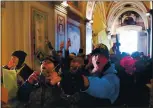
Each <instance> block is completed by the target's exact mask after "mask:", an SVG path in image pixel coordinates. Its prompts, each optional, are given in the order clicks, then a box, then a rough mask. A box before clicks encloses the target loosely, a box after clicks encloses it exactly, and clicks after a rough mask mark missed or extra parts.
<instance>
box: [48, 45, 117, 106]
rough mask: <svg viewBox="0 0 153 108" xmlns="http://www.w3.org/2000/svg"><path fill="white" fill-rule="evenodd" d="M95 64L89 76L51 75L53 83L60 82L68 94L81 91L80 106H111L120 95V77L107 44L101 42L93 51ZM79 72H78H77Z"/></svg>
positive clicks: (93, 62)
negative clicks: (111, 60) (111, 61)
mask: <svg viewBox="0 0 153 108" xmlns="http://www.w3.org/2000/svg"><path fill="white" fill-rule="evenodd" d="M92 64H93V66H94V68H93V70H92V72H91V73H90V75H89V76H85V75H80V74H73V75H72V74H71V75H63V76H62V77H60V76H57V75H56V76H54V77H50V83H51V84H52V85H56V84H60V87H61V88H62V89H63V90H64V92H65V93H66V94H70V95H72V94H74V93H76V92H78V91H82V92H81V93H80V101H79V103H78V106H80V107H96V106H97V107H100V106H110V105H111V104H113V103H114V102H115V100H116V99H117V97H118V95H119V78H118V77H117V76H116V70H115V67H114V65H113V64H111V63H110V61H109V51H108V48H107V46H106V45H104V44H99V45H97V46H96V48H95V49H94V50H93V51H92ZM76 73H77V72H76Z"/></svg>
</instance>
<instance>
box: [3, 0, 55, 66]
mask: <svg viewBox="0 0 153 108" xmlns="http://www.w3.org/2000/svg"><path fill="white" fill-rule="evenodd" d="M31 7H34V8H36V9H39V10H41V11H43V12H46V13H47V15H48V37H49V40H50V41H51V42H52V43H53V45H54V42H55V41H54V40H55V37H54V17H53V16H54V9H53V7H52V5H51V4H49V3H48V2H25V1H24V2H19V1H10V2H9V1H6V2H5V7H4V8H2V26H1V27H2V35H1V36H2V40H1V41H2V65H5V64H7V63H8V61H9V59H10V55H11V53H12V52H13V51H15V50H24V51H25V52H27V54H28V56H27V58H26V63H27V64H28V65H30V66H31V65H32V61H31Z"/></svg>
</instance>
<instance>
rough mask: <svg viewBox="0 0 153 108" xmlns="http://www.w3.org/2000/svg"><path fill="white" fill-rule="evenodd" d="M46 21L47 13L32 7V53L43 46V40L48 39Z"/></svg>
mask: <svg viewBox="0 0 153 108" xmlns="http://www.w3.org/2000/svg"><path fill="white" fill-rule="evenodd" d="M47 23H48V22H47V14H46V13H44V12H42V11H40V10H37V9H35V8H32V23H31V28H32V35H31V37H32V48H33V51H34V52H33V53H34V54H36V53H37V52H38V51H39V50H43V49H44V47H45V40H46V39H48V30H47Z"/></svg>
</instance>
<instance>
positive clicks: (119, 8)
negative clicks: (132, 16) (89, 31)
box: [107, 1, 149, 34]
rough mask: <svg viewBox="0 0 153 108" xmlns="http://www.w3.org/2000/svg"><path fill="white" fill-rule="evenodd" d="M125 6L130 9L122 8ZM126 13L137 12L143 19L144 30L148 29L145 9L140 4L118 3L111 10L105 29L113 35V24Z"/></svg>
mask: <svg viewBox="0 0 153 108" xmlns="http://www.w3.org/2000/svg"><path fill="white" fill-rule="evenodd" d="M126 4H130V5H131V6H132V7H129V8H124V6H125V5H126ZM126 11H135V12H137V13H138V14H139V15H140V16H141V17H142V19H143V21H144V25H145V29H147V28H148V26H149V24H148V18H147V17H146V15H145V14H146V12H147V9H146V8H145V6H144V4H143V3H142V2H132V1H131V2H129V1H128V2H118V3H116V4H115V5H114V6H113V7H112V9H111V10H110V12H109V14H108V18H107V27H108V29H109V30H110V31H111V33H112V34H114V33H115V30H114V29H115V22H116V20H117V19H118V17H119V16H120V15H121V14H122V13H124V12H126Z"/></svg>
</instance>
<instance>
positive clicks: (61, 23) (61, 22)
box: [57, 14, 65, 36]
mask: <svg viewBox="0 0 153 108" xmlns="http://www.w3.org/2000/svg"><path fill="white" fill-rule="evenodd" d="M57 33H58V35H59V36H65V18H64V16H61V15H59V14H57Z"/></svg>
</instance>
